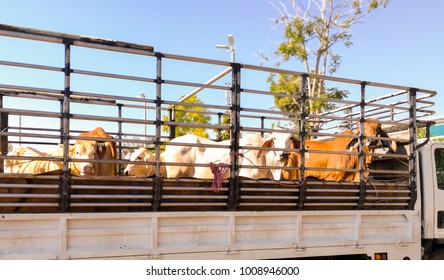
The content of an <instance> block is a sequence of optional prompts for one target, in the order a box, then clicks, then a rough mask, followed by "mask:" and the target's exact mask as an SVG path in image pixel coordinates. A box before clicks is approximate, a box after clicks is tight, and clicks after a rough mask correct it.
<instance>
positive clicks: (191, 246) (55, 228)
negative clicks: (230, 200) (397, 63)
mask: <svg viewBox="0 0 444 280" xmlns="http://www.w3.org/2000/svg"><path fill="white" fill-rule="evenodd" d="M418 223H420V221H419V213H418V212H417V211H409V210H407V211H347V212H344V211H300V212H298V211H272V212H270V211H262V212H257V211H219V212H214V211H209V212H208V211H207V212H140V213H60V214H55V213H54V214H1V215H0V228H1V229H2V230H1V232H0V243H1V244H2V246H1V247H0V258H1V259H106V258H112V259H115V258H128V259H280V258H309V257H314V256H316V257H319V256H329V255H340V254H344V255H348V254H361V255H363V256H368V257H371V256H372V255H373V253H375V252H378V250H380V251H381V252H388V256H389V258H396V259H399V258H401V259H402V258H404V257H405V256H408V257H409V258H411V259H419V258H420V256H419V254H420V248H417V247H418V246H419V245H418V244H420V243H418V242H417V243H416V245H415V240H417V239H418V238H420V237H419V234H420V233H419V232H418V231H417V230H416V229H417V228H420V227H419V224H418ZM400 248H401V250H400Z"/></svg>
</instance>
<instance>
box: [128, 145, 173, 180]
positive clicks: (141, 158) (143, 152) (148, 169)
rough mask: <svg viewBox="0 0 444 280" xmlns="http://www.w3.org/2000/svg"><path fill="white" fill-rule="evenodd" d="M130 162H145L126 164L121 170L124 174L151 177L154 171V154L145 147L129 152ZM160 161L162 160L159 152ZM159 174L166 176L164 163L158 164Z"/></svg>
mask: <svg viewBox="0 0 444 280" xmlns="http://www.w3.org/2000/svg"><path fill="white" fill-rule="evenodd" d="M130 161H131V162H146V164H132V163H130V164H128V165H127V166H126V168H125V170H124V171H123V174H125V175H126V176H135V177H151V176H153V175H154V174H155V173H156V169H155V166H154V163H155V161H156V155H155V154H153V153H151V152H150V151H149V150H148V149H147V148H144V147H142V148H139V149H137V150H136V151H134V152H133V153H132V154H131V157H130ZM160 161H161V162H163V154H160ZM160 175H161V176H162V177H166V169H165V166H164V165H161V166H160Z"/></svg>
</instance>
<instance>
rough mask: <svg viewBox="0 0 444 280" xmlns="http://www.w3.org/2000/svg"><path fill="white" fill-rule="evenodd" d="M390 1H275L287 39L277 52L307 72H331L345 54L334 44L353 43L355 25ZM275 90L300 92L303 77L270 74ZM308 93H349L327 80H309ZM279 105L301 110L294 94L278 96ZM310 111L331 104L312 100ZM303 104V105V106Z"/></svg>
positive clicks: (318, 94) (309, 103)
mask: <svg viewBox="0 0 444 280" xmlns="http://www.w3.org/2000/svg"><path fill="white" fill-rule="evenodd" d="M388 3H389V0H307V1H294V0H290V1H288V4H289V5H288V4H285V3H283V2H272V5H273V6H274V7H275V8H276V10H277V11H278V13H279V16H278V17H276V18H275V23H276V24H277V25H278V26H283V33H284V41H283V42H282V43H281V44H279V46H278V48H277V50H276V52H275V55H276V56H277V57H279V58H280V59H281V60H280V61H279V62H278V63H277V66H279V65H280V64H282V63H284V62H285V63H289V62H291V61H294V60H296V61H297V62H298V63H302V64H303V65H304V67H305V71H306V72H307V73H312V74H320V75H327V74H328V75H331V74H333V73H335V72H336V71H337V69H338V67H339V66H340V64H341V56H340V55H339V54H338V53H336V52H335V51H334V48H333V47H334V46H335V45H337V44H343V45H344V46H345V47H349V46H351V45H352V32H351V28H352V26H354V25H355V24H357V23H359V22H362V20H363V18H364V17H365V16H366V15H368V14H369V13H370V12H372V11H373V10H375V9H377V8H378V7H380V6H381V5H382V6H384V7H385V6H387V5H388ZM270 81H271V87H270V89H271V91H274V92H284V93H287V94H289V95H292V94H299V93H300V85H301V81H300V78H296V77H292V76H286V75H282V74H279V75H273V76H272V77H270ZM306 91H307V94H308V96H309V97H312V98H320V97H332V96H336V97H339V98H344V97H346V96H347V95H348V92H346V91H341V90H339V89H326V88H325V83H324V80H322V79H320V78H308V79H307V88H306ZM275 101H276V102H275V105H276V106H277V107H278V108H280V109H281V110H285V111H298V110H300V108H298V105H297V102H295V101H297V100H296V99H295V98H294V97H291V96H290V97H288V98H287V97H284V98H282V99H276V100H275ZM306 105H307V109H308V112H309V113H311V114H319V113H320V112H322V111H323V110H325V109H326V107H327V108H328V107H329V105H326V104H322V102H319V101H316V100H315V99H309V101H308V103H307V104H306ZM299 106H300V105H299Z"/></svg>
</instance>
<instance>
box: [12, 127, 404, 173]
mask: <svg viewBox="0 0 444 280" xmlns="http://www.w3.org/2000/svg"><path fill="white" fill-rule="evenodd" d="M363 127H364V136H365V138H364V139H365V141H364V142H363V144H362V145H359V141H358V136H359V131H351V130H346V131H342V132H341V133H339V134H337V135H336V137H332V138H330V139H323V140H318V139H311V140H309V139H306V140H305V141H303V142H304V143H305V147H304V149H302V147H301V141H300V139H298V137H297V135H295V134H292V133H288V132H287V131H288V130H285V129H284V128H281V127H277V128H276V129H275V130H274V131H273V132H272V133H271V134H270V135H269V136H268V137H262V136H261V135H259V134H254V133H249V134H245V135H243V136H242V137H241V138H240V140H239V146H240V149H239V152H238V153H236V154H233V153H232V152H231V150H230V144H231V142H230V141H229V140H227V141H221V142H216V141H212V140H209V139H206V138H203V137H199V136H196V135H193V134H188V135H184V136H180V137H177V138H174V139H172V140H171V141H170V142H169V143H168V144H167V145H166V147H165V149H164V151H163V152H162V153H161V154H160V156H159V158H160V175H161V177H164V178H183V177H193V178H198V179H214V178H215V174H216V172H217V171H218V172H219V175H220V179H227V178H229V177H230V166H231V161H232V159H233V156H236V157H238V162H239V166H240V168H239V170H238V172H239V173H238V175H239V176H240V177H242V178H250V179H270V180H293V181H294V180H300V179H301V162H303V166H304V169H303V170H304V178H308V177H311V178H316V179H320V180H330V181H359V180H360V176H361V172H359V169H360V164H359V161H360V160H359V157H358V152H359V151H360V150H359V149H360V147H363V152H364V154H365V157H364V160H363V163H364V169H367V168H368V166H369V164H370V163H371V161H372V156H371V153H372V152H373V151H374V150H375V149H376V148H378V147H386V148H387V149H389V150H390V152H392V153H394V152H395V151H396V144H395V143H394V142H392V141H388V140H379V139H374V138H378V137H382V138H387V137H388V135H387V133H385V132H384V131H383V130H382V129H381V124H380V123H377V121H376V120H375V119H368V120H367V121H366V122H365V123H364V126H363ZM80 136H83V137H85V138H86V137H90V138H104V139H103V141H95V140H77V141H76V142H75V144H74V145H72V146H70V147H69V149H68V152H69V157H70V158H71V159H72V161H70V162H69V168H70V172H71V175H76V176H87V175H95V176H116V175H117V164H116V163H115V161H116V160H117V158H118V154H117V149H116V144H115V141H112V140H113V139H112V136H110V135H108V134H107V133H106V132H105V131H104V130H103V129H102V128H100V127H98V128H96V129H94V130H92V131H90V132H85V133H81V134H80ZM301 150H304V160H301V152H300V151H301ZM63 154H64V151H63V145H60V146H59V147H58V148H57V149H55V150H53V151H50V152H45V153H43V152H40V151H37V150H36V149H33V148H28V147H18V148H16V149H14V150H13V151H12V152H10V153H9V154H8V156H11V157H10V158H7V159H5V160H4V172H5V173H28V174H42V173H47V172H53V171H57V170H61V169H62V166H63V163H62V160H61V157H62V156H63ZM20 157H26V159H20ZM43 157H44V158H45V159H40V158H43ZM49 158H50V159H49ZM155 162H156V156H155V154H154V153H152V152H151V151H150V150H148V149H146V148H144V147H141V148H139V149H137V150H136V151H135V152H133V154H132V155H131V157H130V163H129V164H127V166H126V168H125V170H124V171H123V173H124V175H125V176H136V177H151V176H153V175H155ZM366 175H368V172H367V171H366V172H364V176H366Z"/></svg>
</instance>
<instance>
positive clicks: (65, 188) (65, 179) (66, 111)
mask: <svg viewBox="0 0 444 280" xmlns="http://www.w3.org/2000/svg"><path fill="white" fill-rule="evenodd" d="M63 43H64V45H65V68H64V73H65V81H64V85H65V90H64V91H63V103H62V112H61V113H62V127H61V131H62V144H63V166H62V175H61V176H60V186H59V189H60V208H61V211H62V212H67V211H68V210H69V184H70V170H69V130H70V128H69V119H70V95H71V45H72V41H71V40H66V39H65V40H64V42H63Z"/></svg>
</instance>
